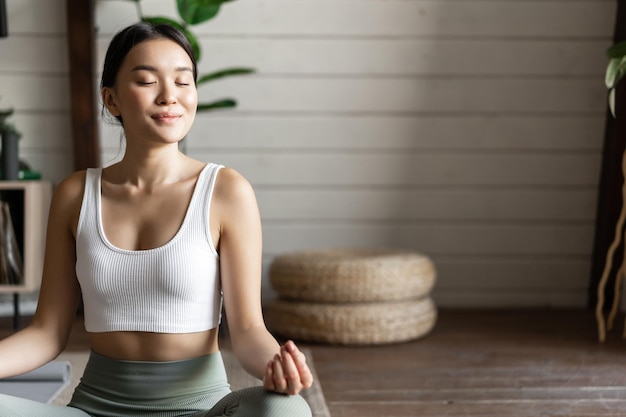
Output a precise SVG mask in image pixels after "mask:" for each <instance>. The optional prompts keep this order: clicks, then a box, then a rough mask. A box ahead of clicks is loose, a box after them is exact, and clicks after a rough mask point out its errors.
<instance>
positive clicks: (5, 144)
mask: <svg viewBox="0 0 626 417" xmlns="http://www.w3.org/2000/svg"><path fill="white" fill-rule="evenodd" d="M12 114H13V109H8V110H0V136H1V137H2V179H4V180H17V179H18V178H19V171H20V160H19V152H18V141H19V139H20V137H21V136H22V134H21V133H20V132H18V131H17V129H16V128H15V126H14V125H13V124H12V123H9V122H7V119H8V118H9V117H10V116H11V115H12Z"/></svg>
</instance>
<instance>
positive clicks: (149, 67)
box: [131, 65, 193, 72]
mask: <svg viewBox="0 0 626 417" xmlns="http://www.w3.org/2000/svg"><path fill="white" fill-rule="evenodd" d="M175 70H176V71H178V72H180V71H189V72H193V71H192V70H191V68H189V67H176V68H175ZM134 71H150V72H158V71H159V70H158V69H157V68H156V67H153V66H152V65H137V66H136V67H133V69H131V72H134Z"/></svg>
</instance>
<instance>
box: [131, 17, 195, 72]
mask: <svg viewBox="0 0 626 417" xmlns="http://www.w3.org/2000/svg"><path fill="white" fill-rule="evenodd" d="M141 20H142V21H144V22H148V23H152V24H154V25H158V24H162V23H166V24H169V25H172V26H174V27H175V28H177V29H178V30H180V31H181V32H183V33H184V34H185V37H186V38H187V40H188V41H189V43H190V44H191V49H193V54H194V55H195V57H196V61H200V55H201V54H200V42H198V38H196V35H194V34H193V33H192V32H191V31H190V30H189V29H187V27H186V26H184V25H183V24H181V23H179V22H177V21H175V20H174V19H171V18H169V17H164V16H144V17H142V18H141Z"/></svg>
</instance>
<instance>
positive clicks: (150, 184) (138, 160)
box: [0, 23, 312, 417]
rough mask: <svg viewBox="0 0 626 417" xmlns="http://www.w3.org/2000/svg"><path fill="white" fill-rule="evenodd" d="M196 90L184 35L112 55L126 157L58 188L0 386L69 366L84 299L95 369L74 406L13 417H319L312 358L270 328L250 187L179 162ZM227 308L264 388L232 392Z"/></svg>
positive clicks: (157, 36)
mask: <svg viewBox="0 0 626 417" xmlns="http://www.w3.org/2000/svg"><path fill="white" fill-rule="evenodd" d="M196 76H197V68H196V62H195V60H194V57H193V52H192V51H191V48H190V47H189V44H188V42H187V40H186V38H185V37H184V36H183V35H182V34H181V33H180V32H179V31H177V30H176V29H174V28H172V27H171V26H167V25H150V24H147V23H139V24H135V25H133V26H130V27H128V28H126V29H124V30H122V31H121V32H119V33H118V34H117V35H116V36H115V37H114V38H113V40H112V41H111V44H110V46H109V49H108V51H107V54H106V58H105V63H104V70H103V74H102V83H101V94H102V101H103V104H104V106H105V107H106V109H107V111H108V112H109V113H111V114H112V115H113V116H115V117H116V118H117V119H118V120H119V122H120V123H121V124H122V126H123V129H124V132H125V136H126V150H125V153H124V156H123V158H122V160H121V161H120V162H119V163H116V164H114V165H111V166H109V167H107V168H104V169H89V170H87V171H82V172H77V173H74V174H72V175H71V176H70V177H68V178H67V179H65V180H64V181H63V182H61V183H60V184H59V185H58V186H57V188H56V190H55V192H54V197H53V201H52V205H51V209H50V216H49V223H48V231H47V238H46V254H45V260H44V273H43V281H42V285H41V292H40V297H39V303H38V306H37V311H36V313H35V316H34V318H33V320H32V322H31V324H30V325H29V326H28V327H27V328H25V329H24V330H22V331H20V332H18V333H16V334H14V335H12V336H10V337H8V338H6V339H4V340H2V341H1V342H0V378H1V377H7V376H12V375H17V374H21V373H24V372H27V371H30V370H32V369H35V368H37V367H39V366H41V365H43V364H45V363H46V362H48V361H50V360H52V359H54V358H56V357H57V355H58V354H59V353H61V351H62V350H63V349H64V347H65V345H66V342H67V339H68V336H69V333H70V330H71V327H72V323H73V322H74V318H75V314H76V309H77V306H78V304H79V299H80V297H81V294H82V300H83V304H84V320H85V328H86V330H87V332H88V333H89V338H90V343H91V349H92V351H91V356H90V359H89V362H88V364H87V368H86V370H85V373H84V375H83V377H82V379H81V383H80V385H79V386H78V388H77V389H76V391H75V392H74V395H73V398H72V401H71V402H70V404H69V406H68V407H58V406H52V405H45V404H40V403H36V402H31V401H27V400H23V399H19V398H14V397H9V396H6V395H5V396H3V395H0V416H11V417H16V416H24V417H33V416H46V417H55V416H63V417H73V416H76V417H86V416H116V417H123V416H144V417H145V416H163V417H165V416H242V417H243V416H245V417H248V416H249V417H252V416H255V417H258V416H268V417H269V416H272V417H280V416H285V417H299V416H310V415H311V412H310V409H309V407H308V405H307V404H306V402H305V401H304V400H303V399H302V397H300V396H299V395H297V394H298V393H299V392H300V391H301V390H302V389H306V388H308V387H310V386H311V384H312V376H311V372H310V370H309V368H308V366H307V364H306V362H305V358H304V355H303V354H302V353H301V352H300V351H299V350H298V348H297V347H296V345H295V344H294V343H293V342H291V341H289V342H287V343H286V344H285V345H284V346H279V344H278V343H277V342H276V340H275V339H274V338H273V337H272V336H271V335H270V333H269V332H268V331H267V329H266V327H265V324H264V322H263V317H262V313H261V304H260V290H261V283H260V277H261V226H260V220H259V212H258V208H257V204H256V200H255V197H254V193H253V190H252V188H251V187H250V184H249V183H248V182H247V181H246V180H245V179H244V178H243V177H242V176H241V175H240V174H238V173H237V172H236V171H234V170H232V169H229V168H223V167H222V166H220V165H216V164H205V163H204V162H201V161H197V160H194V159H192V158H189V157H187V156H185V155H184V154H182V153H181V152H179V150H178V142H179V141H180V140H181V139H182V138H183V137H184V136H185V135H186V134H187V132H188V131H189V129H190V128H191V125H192V123H193V120H194V117H195V114H196V107H197V92H196V86H195V82H196ZM222 300H223V304H224V309H225V312H226V315H227V317H228V329H229V334H230V340H231V344H232V348H233V350H234V352H235V355H236V356H237V359H238V360H239V362H240V363H241V365H242V366H243V367H244V369H245V370H246V371H248V372H249V373H250V374H252V375H254V376H256V377H258V378H259V379H261V380H262V381H263V386H262V387H254V388H248V389H245V390H241V391H236V392H230V390H229V385H228V382H227V379H226V374H225V371H224V364H223V362H222V359H221V356H220V353H219V347H218V329H217V328H218V325H219V322H220V314H221V311H222Z"/></svg>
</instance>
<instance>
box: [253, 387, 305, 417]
mask: <svg viewBox="0 0 626 417" xmlns="http://www.w3.org/2000/svg"><path fill="white" fill-rule="evenodd" d="M243 391H246V390H243ZM247 391H248V392H247V393H242V394H243V395H242V398H241V399H242V400H243V402H248V404H246V405H245V406H243V408H245V409H250V410H255V413H254V414H252V415H255V416H267V417H278V416H280V417H311V415H312V413H311V407H309V404H308V403H307V402H306V400H305V399H304V398H303V397H302V396H300V395H283V394H278V393H275V392H268V391H266V390H265V389H264V388H262V387H254V388H249V389H248V390H247ZM246 394H247V395H246ZM246 397H247V398H246ZM244 398H245V399H244ZM246 400H247V401H246ZM241 405H243V404H241ZM244 414H245V413H244Z"/></svg>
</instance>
